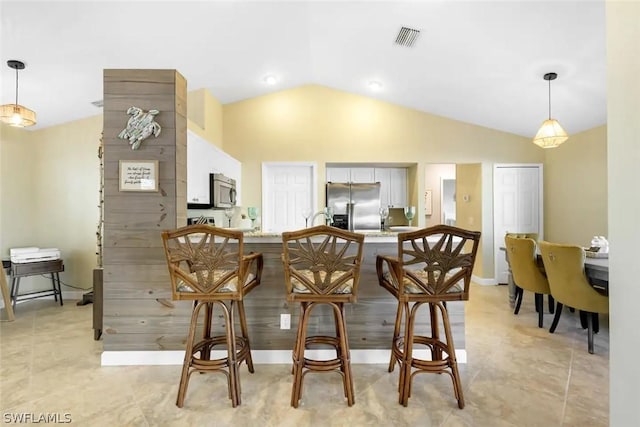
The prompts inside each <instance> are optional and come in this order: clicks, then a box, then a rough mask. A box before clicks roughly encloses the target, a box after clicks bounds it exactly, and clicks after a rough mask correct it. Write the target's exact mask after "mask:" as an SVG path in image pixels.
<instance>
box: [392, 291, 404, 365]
mask: <svg viewBox="0 0 640 427" xmlns="http://www.w3.org/2000/svg"><path fill="white" fill-rule="evenodd" d="M402 307H403V305H402V303H400V302H398V311H397V312H396V323H395V325H394V327H393V338H392V339H391V360H389V372H393V369H394V368H395V366H396V356H395V354H394V352H393V349H394V348H395V342H396V340H397V339H398V338H399V337H400V326H401V324H402Z"/></svg>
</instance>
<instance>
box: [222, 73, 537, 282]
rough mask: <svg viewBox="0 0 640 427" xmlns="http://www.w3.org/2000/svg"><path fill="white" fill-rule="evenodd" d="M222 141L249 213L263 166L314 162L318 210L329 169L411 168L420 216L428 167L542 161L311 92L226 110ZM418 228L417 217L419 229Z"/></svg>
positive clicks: (464, 133)
mask: <svg viewBox="0 0 640 427" xmlns="http://www.w3.org/2000/svg"><path fill="white" fill-rule="evenodd" d="M224 140H225V145H224V147H225V150H226V151H227V152H228V153H229V154H231V155H232V156H233V157H235V158H237V159H239V160H240V161H241V162H242V182H243V183H244V185H243V187H242V189H241V191H242V200H243V202H244V203H245V204H246V205H248V206H260V205H261V191H262V189H261V186H260V180H261V171H262V169H261V165H262V162H264V161H315V162H317V164H318V205H319V206H322V205H323V204H324V181H325V163H327V162H375V163H378V162H397V163H417V166H416V167H415V169H414V170H415V172H413V171H412V173H410V174H409V180H410V183H409V191H410V193H409V194H410V200H411V203H415V204H416V206H417V208H418V212H423V209H424V198H423V197H422V195H423V194H424V190H425V183H424V176H425V167H426V165H427V164H429V163H481V162H489V163H492V162H497V163H510V162H516V163H542V162H543V160H544V153H543V151H542V150H540V149H539V148H538V147H536V146H535V145H534V144H532V143H531V141H530V140H529V139H528V138H524V137H520V136H516V135H512V134H508V133H504V132H499V131H496V130H492V129H488V128H483V127H480V126H475V125H471V124H468V123H463V122H459V121H455V120H450V119H446V118H442V117H438V116H434V115H431V114H426V113H422V112H419V111H416V110H411V109H408V108H404V107H400V106H397V105H393V104H389V103H387V102H383V101H378V100H376V99H372V98H368V97H364V96H359V95H354V94H350V93H346V92H341V91H338V90H333V89H330V88H327V87H323V86H317V85H309V86H302V87H299V88H295V89H290V90H285V91H282V92H277V93H274V94H270V95H265V96H261V97H257V98H252V99H249V100H245V101H241V102H237V103H233V104H228V105H225V107H224ZM489 191H490V190H489ZM478 220H481V218H478ZM424 223H425V217H424V215H419V216H418V224H419V225H424ZM476 227H481V223H478V225H477V226H476ZM478 229H480V228H478ZM483 232H484V233H485V234H486V233H488V234H489V235H491V234H492V230H483ZM492 258H493V255H492V253H490V254H487V255H486V259H487V260H491V259H492ZM488 270H489V269H488ZM487 274H489V271H487Z"/></svg>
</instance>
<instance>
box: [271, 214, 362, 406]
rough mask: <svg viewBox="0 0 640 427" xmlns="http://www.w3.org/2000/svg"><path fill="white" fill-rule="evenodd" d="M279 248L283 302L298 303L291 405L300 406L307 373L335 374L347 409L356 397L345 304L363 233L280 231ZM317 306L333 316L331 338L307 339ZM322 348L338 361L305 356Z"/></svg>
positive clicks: (356, 273)
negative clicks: (328, 349) (281, 247)
mask: <svg viewBox="0 0 640 427" xmlns="http://www.w3.org/2000/svg"><path fill="white" fill-rule="evenodd" d="M282 244H283V254H282V261H283V264H284V277H285V285H286V290H287V301H290V302H299V303H300V317H299V319H298V334H297V338H296V342H295V344H294V348H293V374H294V377H293V388H292V391H291V406H293V407H294V408H297V407H298V403H299V401H300V399H301V398H302V380H303V379H304V376H305V375H306V374H307V373H309V372H337V373H339V374H340V375H341V376H342V381H343V385H344V394H345V397H346V398H347V404H348V405H349V406H351V405H353V403H354V402H355V399H354V390H353V377H352V374H351V362H350V352H349V340H348V337H347V327H346V323H345V315H344V304H345V303H352V302H355V301H356V295H357V291H358V282H359V280H360V267H361V265H362V256H363V246H364V234H358V233H351V232H348V231H345V230H341V229H339V228H335V227H329V226H327V225H320V226H317V227H311V228H305V229H303V230H299V231H290V232H284V233H282ZM321 305H325V306H327V305H328V306H329V307H330V308H331V310H332V312H333V320H334V322H333V323H334V324H335V336H328V335H312V336H307V330H308V325H309V318H310V317H311V312H312V310H313V309H314V308H316V307H318V306H321ZM321 346H329V347H331V348H332V349H335V351H336V357H335V358H333V359H329V360H313V359H312V358H311V356H310V355H307V356H306V357H305V351H306V350H307V349H308V348H310V347H313V348H317V347H321ZM330 351H331V350H330Z"/></svg>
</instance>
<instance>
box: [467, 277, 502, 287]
mask: <svg viewBox="0 0 640 427" xmlns="http://www.w3.org/2000/svg"><path fill="white" fill-rule="evenodd" d="M471 281H472V282H473V283H475V284H477V285H482V286H489V285H497V284H498V281H497V280H496V278H495V277H478V276H476V275H471Z"/></svg>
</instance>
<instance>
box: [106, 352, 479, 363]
mask: <svg viewBox="0 0 640 427" xmlns="http://www.w3.org/2000/svg"><path fill="white" fill-rule="evenodd" d="M335 354H336V352H335V350H307V351H306V352H305V356H307V357H310V358H314V359H319V360H322V359H331V358H333V357H335ZM225 355H226V352H225V351H224V350H216V351H213V352H212V354H211V356H212V358H219V357H224V356H225ZM414 355H417V356H420V357H421V358H423V359H424V360H429V359H430V353H429V351H428V350H426V349H421V350H415V351H414ZM389 356H390V353H389V350H351V363H354V364H387V363H389ZM251 357H252V358H253V363H255V364H257V365H268V364H288V363H291V350H252V351H251ZM456 359H457V361H458V363H467V350H465V349H458V350H456ZM183 361H184V351H177V350H174V351H105V352H103V353H102V357H101V365H102V366H140V365H182V362H183Z"/></svg>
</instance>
